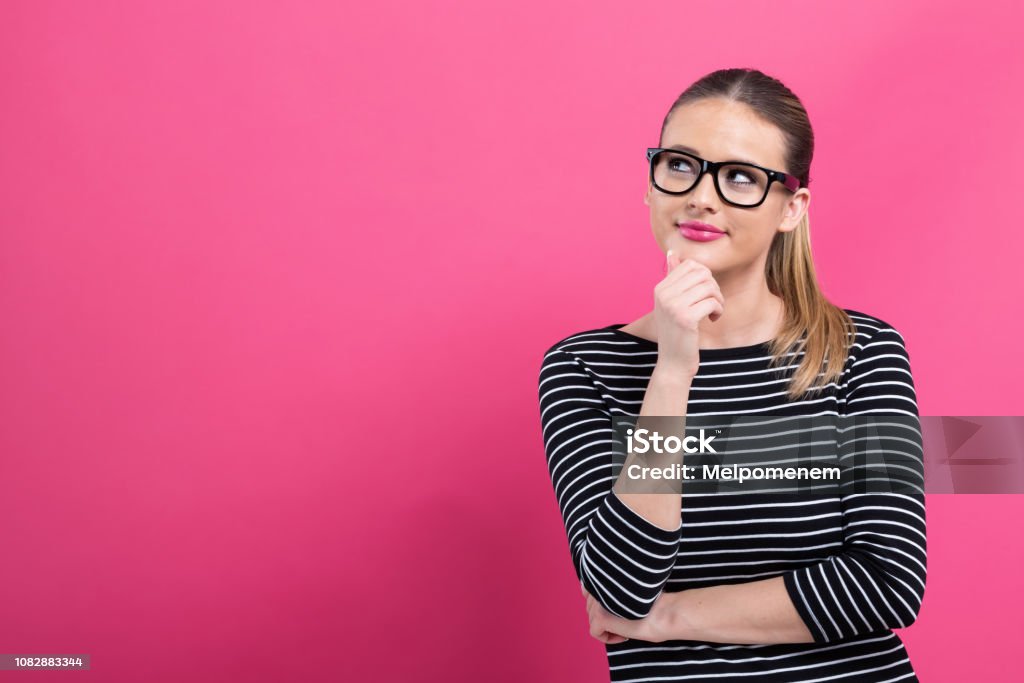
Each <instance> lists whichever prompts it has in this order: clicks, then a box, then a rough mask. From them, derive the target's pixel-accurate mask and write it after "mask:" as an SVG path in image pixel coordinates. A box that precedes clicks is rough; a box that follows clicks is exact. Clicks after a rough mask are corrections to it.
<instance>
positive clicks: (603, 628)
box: [580, 583, 678, 645]
mask: <svg viewBox="0 0 1024 683" xmlns="http://www.w3.org/2000/svg"><path fill="white" fill-rule="evenodd" d="M580 590H582V591H583V595H584V597H586V599H587V616H588V618H589V619H590V635H592V636H594V637H595V638H597V639H598V640H600V641H601V642H602V643H606V644H609V645H614V644H616V643H622V642H625V641H627V640H630V639H632V640H645V641H647V642H649V643H661V642H664V641H666V640H670V639H671V634H670V633H669V625H670V624H671V623H672V620H671V616H672V609H673V603H674V596H676V595H678V594H677V593H666V592H664V591H663V592H662V593H661V595H659V596H658V598H657V600H655V601H654V606H653V607H652V608H651V612H650V614H648V615H647V616H646V617H644V618H643V619H623V618H622V617H617V616H615V615H614V614H612V613H611V612H609V611H608V610H606V609H605V608H604V607H603V606H602V605H601V603H600V602H598V601H597V598H595V597H594V596H593V595H591V594H590V593H588V592H587V589H586V588H584V587H583V584H582V583H580Z"/></svg>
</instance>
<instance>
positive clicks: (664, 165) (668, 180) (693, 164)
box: [654, 152, 768, 205]
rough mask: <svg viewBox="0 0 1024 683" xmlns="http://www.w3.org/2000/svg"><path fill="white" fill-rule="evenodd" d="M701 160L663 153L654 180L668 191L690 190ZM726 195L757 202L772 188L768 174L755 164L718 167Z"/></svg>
mask: <svg viewBox="0 0 1024 683" xmlns="http://www.w3.org/2000/svg"><path fill="white" fill-rule="evenodd" d="M699 174H700V162H699V161H697V160H696V159H694V158H693V157H691V156H687V155H686V154H679V153H676V152H659V153H658V154H657V155H656V156H655V157H654V182H655V184H656V185H657V186H658V187H659V188H660V189H662V190H665V191H667V192H686V191H687V190H689V189H690V188H692V187H693V186H694V184H696V181H697V176H698V175H699ZM718 186H719V188H721V192H722V195H723V197H724V198H725V199H726V200H728V201H730V202H733V203H734V204H740V205H750V204H757V203H758V202H760V201H761V199H762V198H763V197H764V196H765V193H766V192H767V188H768V174H767V173H765V172H764V171H762V170H761V169H759V168H756V167H754V166H747V165H745V164H727V165H725V166H721V167H720V168H719V169H718Z"/></svg>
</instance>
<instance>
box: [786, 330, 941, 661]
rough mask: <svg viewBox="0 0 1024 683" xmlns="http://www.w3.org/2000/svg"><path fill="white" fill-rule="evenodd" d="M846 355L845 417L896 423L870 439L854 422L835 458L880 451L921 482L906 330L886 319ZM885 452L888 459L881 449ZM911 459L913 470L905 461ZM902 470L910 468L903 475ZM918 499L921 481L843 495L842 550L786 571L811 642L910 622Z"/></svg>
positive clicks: (917, 588)
mask: <svg viewBox="0 0 1024 683" xmlns="http://www.w3.org/2000/svg"><path fill="white" fill-rule="evenodd" d="M852 355H855V357H854V358H852V359H851V360H852V364H851V366H850V369H849V377H848V379H847V382H846V389H845V406H846V410H845V415H847V416H858V415H873V416H874V415H882V416H896V417H898V418H899V419H898V420H897V422H898V423H899V424H900V425H902V427H896V428H894V429H882V430H878V431H877V432H875V433H873V434H872V435H871V438H860V436H858V435H857V433H856V431H855V430H851V431H853V433H854V436H853V437H851V439H850V440H849V441H847V442H844V443H843V446H842V448H841V451H840V452H841V453H842V454H843V455H841V457H844V458H845V457H848V456H850V455H851V454H852V456H853V457H855V458H857V457H860V458H861V461H868V460H871V459H872V458H873V456H872V455H871V453H878V451H879V450H880V451H881V455H882V458H881V459H882V460H888V461H889V462H890V463H893V462H895V463H897V464H895V465H891V467H892V468H893V469H892V470H891V472H893V473H896V474H898V475H901V476H906V479H907V480H912V481H915V482H916V483H917V485H918V486H923V447H922V441H921V430H920V420H919V415H918V409H917V396H916V393H915V389H914V382H913V378H912V375H911V371H910V358H909V355H908V354H907V350H906V346H905V344H904V341H903V337H902V336H901V335H900V334H899V332H897V331H896V330H895V329H892V328H891V327H882V328H881V329H879V330H877V331H876V332H875V333H874V334H872V336H871V338H870V339H869V340H868V341H867V343H866V344H865V345H864V347H863V348H862V349H861V350H860V351H859V352H855V354H852ZM840 405H842V401H841V403H840ZM871 419H877V418H871ZM869 449H876V450H874V451H871V450H869ZM890 455H891V456H893V457H887V456H890ZM874 461H875V462H878V459H877V458H875V459H874ZM899 463H903V465H900V464H899ZM908 463H909V464H910V465H911V467H909V468H907V467H905V466H904V465H906V464H908ZM895 468H899V469H898V470H897V469H895ZM907 471H913V473H914V474H912V475H910V476H907ZM918 472H920V473H921V479H920V480H917V473H918ZM924 500H925V499H924V494H923V488H922V489H920V493H918V492H916V491H914V492H911V493H910V494H901V493H891V492H884V491H883V490H881V489H879V488H878V487H877V486H870V487H868V490H867V491H864V490H861V491H860V492H852V493H844V495H842V496H841V504H842V517H843V534H844V536H843V548H842V550H841V552H839V553H837V554H835V555H832V556H831V557H829V558H828V559H827V560H824V561H822V562H819V563H817V564H814V565H810V566H805V567H802V568H799V569H796V570H793V571H791V572H788V573H786V574H784V575H783V576H784V580H785V585H786V589H787V590H788V592H789V595H790V598H791V599H792V600H793V604H794V605H795V606H796V608H797V611H798V612H799V614H800V615H801V617H802V618H803V620H804V622H805V624H806V625H807V627H808V629H809V630H810V631H811V633H812V634H813V636H814V640H815V642H818V643H826V642H832V641H836V640H842V639H845V638H850V637H854V636H860V635H863V634H867V633H872V632H878V631H884V630H887V629H891V628H899V627H904V626H908V625H910V624H911V623H913V622H914V620H915V619H916V618H917V615H918V612H919V610H920V608H921V602H922V599H923V597H924V588H925V579H926V574H927V569H926V567H927V554H926V533H925V502H924Z"/></svg>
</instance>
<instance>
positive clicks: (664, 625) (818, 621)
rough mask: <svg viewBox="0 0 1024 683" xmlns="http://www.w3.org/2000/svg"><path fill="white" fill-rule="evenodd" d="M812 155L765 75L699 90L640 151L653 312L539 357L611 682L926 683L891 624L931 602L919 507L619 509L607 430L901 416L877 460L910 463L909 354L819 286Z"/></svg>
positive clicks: (766, 503)
mask: <svg viewBox="0 0 1024 683" xmlns="http://www.w3.org/2000/svg"><path fill="white" fill-rule="evenodd" d="M813 147H814V139H813V134H812V130H811V125H810V122H809V121H808V117H807V113H806V111H805V110H804V107H803V106H802V104H801V103H800V101H799V99H798V98H797V97H796V96H795V95H794V94H793V93H792V92H790V90H789V89H788V88H786V87H785V86H784V85H783V84H782V83H780V82H779V81H778V80H776V79H774V78H771V77H769V76H766V75H765V74H763V73H761V72H759V71H756V70H747V69H726V70H721V71H716V72H714V73H711V74H709V75H707V76H705V77H704V78H702V79H700V80H699V81H697V82H696V83H694V84H693V85H692V86H691V87H690V88H688V89H687V90H686V91H685V92H684V93H683V94H682V95H680V97H679V98H678V99H677V100H676V102H675V103H674V104H673V105H672V107H671V109H670V110H669V112H668V114H667V115H666V117H665V120H664V122H663V124H662V130H661V138H660V142H659V146H658V147H657V148H652V149H649V150H648V152H647V156H648V160H649V162H650V166H649V169H650V175H649V184H648V189H647V194H646V196H645V198H644V203H645V204H647V205H648V206H649V207H650V210H651V229H652V232H653V234H654V239H655V242H656V243H657V246H658V248H659V249H661V251H662V252H664V253H665V254H666V263H667V273H666V275H665V276H664V278H663V279H662V280H661V281H660V282H659V283H658V284H657V286H656V287H655V288H654V307H653V310H652V311H650V312H648V313H647V314H646V315H643V316H642V317H640V318H638V319H637V320H634V321H633V322H631V323H629V324H627V325H623V324H613V325H608V326H606V327H601V328H596V329H591V330H586V331H583V332H579V333H576V334H573V335H571V336H568V337H566V338H564V339H562V340H560V341H558V342H557V343H555V344H554V345H553V346H552V347H551V348H550V349H548V351H547V353H546V354H545V355H544V358H543V362H542V366H541V369H540V377H539V398H540V417H541V424H542V428H543V435H544V448H545V452H546V457H547V463H548V470H549V473H550V476H551V481H552V484H553V486H554V492H555V496H556V499H557V502H558V505H559V509H560V511H561V513H562V517H563V522H564V526H565V530H566V534H567V537H568V541H569V549H570V553H571V557H572V562H573V565H574V567H575V569H576V573H577V576H578V578H579V579H580V583H581V592H582V594H583V595H584V596H585V598H586V604H587V613H588V617H589V620H590V631H591V634H592V635H593V636H594V637H595V638H597V639H599V640H601V641H602V642H603V643H605V647H606V651H607V655H608V663H609V667H610V677H611V680H612V681H673V680H686V681H705V680H706V681H714V682H715V683H723V682H724V681H733V680H735V681H746V682H749V681H752V680H758V681H762V680H771V681H787V682H794V681H830V680H845V681H856V682H857V683H865V682H868V681H897V680H898V681H913V680H917V678H916V675H915V673H914V670H913V667H912V666H911V663H910V660H909V658H908V656H907V652H906V650H905V649H904V646H903V643H902V641H901V640H900V638H899V637H898V636H897V635H896V634H895V633H893V631H892V629H893V628H898V627H904V626H907V625H909V624H910V623H912V622H913V621H914V620H915V619H916V618H917V614H918V611H919V609H920V606H921V600H922V598H923V595H924V586H925V577H926V536H925V509H924V496H923V494H921V495H917V494H913V493H912V494H899V493H885V492H862V493H847V494H844V495H835V496H830V497H826V496H813V497H812V496H807V497H804V498H801V499H799V500H796V501H793V500H790V499H783V498H782V497H780V496H775V495H771V494H763V493H762V494H757V493H749V494H748V493H737V492H732V493H731V494H725V493H706V494H695V495H689V494H687V493H685V492H683V493H682V494H681V495H680V494H672V493H659V494H642V493H628V492H625V490H624V489H623V488H622V487H620V486H618V484H620V483H621V478H622V477H623V476H625V473H626V470H625V468H621V471H620V473H619V475H618V477H616V476H614V475H613V474H612V473H613V466H612V462H611V459H610V458H609V457H608V453H609V444H610V443H611V439H612V438H613V425H612V418H613V417H616V416H640V417H643V416H687V415H690V416H703V415H710V416H715V415H720V416H728V415H797V416H802V415H806V416H813V415H825V416H828V415H833V416H854V415H876V414H878V415H881V414H895V415H901V416H904V417H905V418H907V419H909V420H911V421H912V426H917V429H916V430H914V429H912V430H910V432H909V433H908V434H904V435H903V436H902V438H897V437H882V441H881V447H882V448H883V449H889V450H892V451H893V452H900V453H903V454H904V455H907V454H909V457H911V458H914V459H915V460H916V461H917V462H921V460H922V457H921V456H922V454H921V441H920V429H919V424H918V423H917V417H918V410H917V397H916V394H915V390H914V382H913V378H912V375H911V370H910V361H909V356H908V354H907V350H906V347H905V344H904V340H903V337H902V336H901V335H900V333H899V332H898V331H897V330H896V329H894V328H893V327H892V326H891V325H889V324H888V323H886V322H884V321H883V320H880V319H879V318H877V317H874V316H872V315H868V314H866V313H862V312H857V311H854V310H850V309H843V308H839V307H837V306H835V305H833V304H831V303H830V302H829V301H827V300H826V299H825V297H824V296H823V294H822V292H821V290H820V288H819V286H818V283H817V281H816V278H815V271H814V267H813V264H812V258H811V250H810V232H809V225H808V220H807V209H808V206H809V204H810V198H811V193H810V190H809V189H808V187H807V185H808V182H809V180H810V177H809V171H810V165H811V157H812V153H813ZM832 359H837V361H836V362H833V360H832ZM876 445H877V443H876ZM686 457H689V456H683V461H684V462H685V459H686ZM784 501H787V502H784Z"/></svg>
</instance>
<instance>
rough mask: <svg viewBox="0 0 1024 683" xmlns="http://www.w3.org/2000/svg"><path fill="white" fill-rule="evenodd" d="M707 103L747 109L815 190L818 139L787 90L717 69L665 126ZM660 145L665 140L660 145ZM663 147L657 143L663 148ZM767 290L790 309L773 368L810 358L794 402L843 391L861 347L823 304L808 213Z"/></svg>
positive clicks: (775, 253) (772, 257)
mask: <svg viewBox="0 0 1024 683" xmlns="http://www.w3.org/2000/svg"><path fill="white" fill-rule="evenodd" d="M706 98H724V99H728V100H732V101H735V102H742V103H743V104H746V105H747V106H749V107H750V108H751V109H753V110H754V111H755V112H756V113H757V114H758V115H759V116H761V117H762V118H763V119H764V120H766V121H768V122H770V123H772V124H773V125H775V126H776V127H777V128H778V129H779V130H780V131H781V133H782V136H783V139H784V141H785V148H786V149H785V160H786V168H785V169H779V170H785V171H786V172H787V173H789V174H790V175H793V176H796V177H797V178H799V179H800V184H801V186H803V187H806V186H807V185H808V184H809V183H810V179H811V178H810V168H811V159H812V157H813V156H814V131H813V130H812V128H811V123H810V120H809V118H808V116H807V111H806V109H805V108H804V106H803V104H802V103H801V102H800V99H799V98H798V97H797V96H796V95H795V94H793V92H792V91H791V90H790V89H789V88H787V87H786V86H785V85H783V84H782V82H781V81H779V80H778V79H775V78H772V77H771V76H768V75H766V74H764V73H762V72H760V71H758V70H757V69H719V70H718V71H713V72H711V73H709V74H707V75H706V76H704V77H702V78H701V79H700V80H698V81H696V82H695V83H694V84H693V85H691V86H690V87H689V88H687V89H686V90H685V91H684V92H683V93H682V94H681V95H680V96H679V97H678V98H676V101H675V102H674V103H673V104H672V106H671V107H670V108H669V111H668V113H667V114H666V115H665V119H664V121H663V122H662V126H661V138H663V137H664V134H665V127H666V125H667V124H668V121H669V118H670V117H671V116H672V112H674V111H675V110H676V109H677V108H679V107H680V106H682V105H684V104H689V103H691V102H696V101H698V100H703V99H706ZM661 138H659V139H661ZM660 144H663V143H661V142H659V145H660ZM765 277H766V279H767V281H768V289H769V290H770V291H771V292H772V293H773V294H775V295H776V296H778V297H780V298H781V299H782V300H783V302H784V304H785V309H786V312H785V321H784V323H783V325H782V330H781V332H780V333H779V335H778V336H777V337H776V338H775V339H774V340H773V341H772V345H771V349H772V356H773V357H772V361H771V364H772V365H773V366H780V365H782V364H783V361H784V360H785V357H786V356H787V355H788V354H789V353H790V352H792V353H794V354H799V353H800V352H801V351H802V352H803V353H804V356H803V359H802V360H801V361H800V364H799V366H798V367H797V369H796V370H795V371H794V372H793V375H792V378H791V380H790V383H789V387H788V388H787V395H788V397H789V398H790V399H791V400H794V399H797V398H799V397H801V396H802V395H803V394H805V393H808V392H813V391H815V390H818V389H824V388H825V387H826V386H827V385H829V384H830V383H832V382H836V383H838V381H839V378H840V377H841V376H842V373H843V367H844V366H845V364H846V359H847V356H848V354H849V352H850V348H851V347H852V345H853V341H854V339H855V334H856V328H855V327H854V324H853V321H852V320H851V319H850V316H849V315H847V313H846V311H844V310H843V309H841V308H839V307H838V306H836V305H835V304H833V303H831V302H830V301H829V300H828V299H826V298H825V295H824V294H823V293H822V291H821V287H820V286H819V285H818V279H817V276H816V275H815V272H814V260H813V257H812V254H811V229H810V222H809V220H808V217H807V214H806V212H805V213H804V216H803V218H801V220H800V224H799V225H798V226H797V227H796V228H795V229H794V230H791V231H789V232H780V233H778V234H776V235H775V239H774V240H773V241H772V244H771V247H769V250H768V260H767V262H766V264H765Z"/></svg>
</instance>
